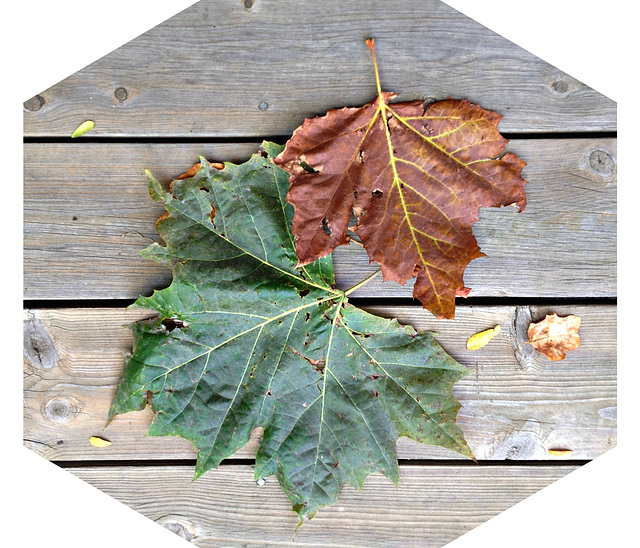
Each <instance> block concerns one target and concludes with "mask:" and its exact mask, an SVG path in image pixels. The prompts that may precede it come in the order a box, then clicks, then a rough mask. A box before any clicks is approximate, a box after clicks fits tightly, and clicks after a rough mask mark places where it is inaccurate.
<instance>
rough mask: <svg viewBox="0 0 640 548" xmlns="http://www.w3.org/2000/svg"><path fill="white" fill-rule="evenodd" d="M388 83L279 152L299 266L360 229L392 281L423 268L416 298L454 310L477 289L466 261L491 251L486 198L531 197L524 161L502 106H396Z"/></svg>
mask: <svg viewBox="0 0 640 548" xmlns="http://www.w3.org/2000/svg"><path fill="white" fill-rule="evenodd" d="M394 97H395V95H394V94H392V93H388V92H381V93H380V95H379V96H378V97H377V98H376V100H375V101H373V102H371V103H368V104H366V105H364V106H363V107H360V108H344V109H340V110H331V111H328V112H327V114H326V115H325V116H323V117H318V118H314V119H308V120H305V122H304V124H303V125H302V126H301V127H299V128H298V129H297V130H296V131H295V132H294V134H293V136H292V138H291V140H290V141H289V142H288V143H287V146H286V148H285V150H284V151H283V152H282V153H281V154H280V155H279V156H278V157H277V158H276V159H275V162H276V164H277V165H279V166H280V167H282V168H284V169H286V170H287V171H288V172H289V173H290V174H291V177H290V190H289V194H288V197H287V199H288V200H289V202H291V203H292V204H293V205H294V207H295V215H294V219H293V233H294V235H295V237H296V253H297V255H298V259H299V261H300V264H307V263H310V262H313V261H315V260H316V259H318V258H320V257H323V256H325V255H327V254H329V253H331V252H332V251H333V250H334V249H335V248H336V247H337V246H338V245H343V244H346V243H348V241H349V238H348V236H347V232H346V231H347V227H348V222H349V217H350V215H351V212H352V211H353V212H354V214H355V215H356V216H357V218H358V223H357V226H356V227H355V231H356V232H357V233H358V235H359V236H360V238H361V239H362V243H363V244H364V247H365V248H366V249H367V252H368V254H369V258H370V260H371V261H372V262H373V261H375V262H378V263H380V265H381V269H382V273H383V277H384V279H385V280H395V281H397V282H399V283H401V284H404V283H406V281H407V280H409V279H410V278H411V277H412V276H417V280H416V284H415V287H414V297H416V298H418V299H419V300H420V301H421V302H422V304H423V306H424V307H425V308H427V309H429V310H430V311H431V312H432V313H433V314H435V315H436V316H438V317H444V318H453V316H454V312H455V297H456V295H460V296H466V295H467V294H468V292H469V289H468V288H465V287H464V283H463V274H464V270H465V268H466V266H467V265H468V264H469V263H470V262H471V261H472V260H473V259H475V258H477V257H481V256H482V255H483V254H482V253H481V251H480V248H479V246H478V244H477V242H476V240H475V238H474V236H473V231H472V227H473V224H474V223H475V222H476V221H477V220H478V218H479V217H478V210H479V208H480V207H499V206H506V205H516V206H517V207H518V208H519V210H522V209H524V207H525V204H526V198H525V194H524V188H523V187H524V184H525V183H526V181H525V180H524V179H522V177H521V176H520V174H521V172H522V168H523V167H524V166H525V165H526V164H525V162H523V161H522V160H520V159H518V158H517V157H516V156H515V155H513V154H506V155H505V156H504V157H502V158H500V159H498V157H499V156H500V154H502V153H503V151H504V148H505V145H506V142H507V141H506V139H504V138H503V137H502V136H501V135H500V133H499V132H498V129H497V126H498V123H499V121H500V119H501V116H500V115H499V114H497V113H495V112H491V111H488V110H485V109H483V108H481V107H479V106H477V105H474V104H472V103H470V102H469V101H466V100H462V101H458V100H453V99H447V100H446V101H440V102H437V103H433V104H431V105H429V106H428V107H427V108H426V109H425V108H424V107H423V105H422V102H421V101H411V102H406V103H396V104H389V101H390V100H391V99H393V98H394Z"/></svg>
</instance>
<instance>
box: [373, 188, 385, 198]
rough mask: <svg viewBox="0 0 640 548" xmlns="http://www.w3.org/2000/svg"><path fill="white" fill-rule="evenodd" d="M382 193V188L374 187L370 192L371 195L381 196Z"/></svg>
mask: <svg viewBox="0 0 640 548" xmlns="http://www.w3.org/2000/svg"><path fill="white" fill-rule="evenodd" d="M383 194H384V193H383V192H382V190H380V189H379V188H376V189H375V190H374V191H373V192H372V193H371V196H382V195H383Z"/></svg>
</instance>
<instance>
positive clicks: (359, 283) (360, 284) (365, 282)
mask: <svg viewBox="0 0 640 548" xmlns="http://www.w3.org/2000/svg"><path fill="white" fill-rule="evenodd" d="M379 273H380V269H379V268H378V270H376V271H375V272H374V273H373V274H371V276H368V277H367V278H365V279H364V280H362V281H361V282H358V283H357V284H356V285H354V286H353V287H352V288H350V289H347V290H346V291H345V292H344V296H345V297H347V296H348V295H351V293H353V292H354V291H357V290H358V289H360V288H361V287H362V286H363V285H365V284H367V283H369V282H370V281H371V280H373V278H375V277H376V276H377V275H378V274H379Z"/></svg>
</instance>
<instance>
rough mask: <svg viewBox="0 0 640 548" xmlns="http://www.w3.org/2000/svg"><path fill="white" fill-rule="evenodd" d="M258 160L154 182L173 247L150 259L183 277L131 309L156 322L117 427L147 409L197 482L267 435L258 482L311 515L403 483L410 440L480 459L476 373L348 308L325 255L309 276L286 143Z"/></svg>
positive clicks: (122, 398)
mask: <svg viewBox="0 0 640 548" xmlns="http://www.w3.org/2000/svg"><path fill="white" fill-rule="evenodd" d="M263 150H264V153H263V154H256V155H254V156H253V157H252V158H251V159H250V160H249V161H248V162H246V163H244V164H241V165H233V164H225V167H224V169H222V170H218V169H216V168H215V167H213V166H212V165H211V164H209V163H208V162H207V161H206V160H204V159H202V161H201V164H200V167H199V169H198V171H197V173H195V175H193V177H189V178H185V179H182V180H177V181H174V182H173V185H172V188H171V191H170V192H165V191H164V190H163V189H162V186H161V185H160V184H159V183H158V182H157V181H155V179H153V177H152V176H150V175H149V191H150V194H151V196H152V197H153V198H154V199H156V200H162V201H163V202H164V204H165V207H166V209H167V213H166V214H165V215H164V216H163V217H161V218H160V219H159V220H158V222H157V223H156V228H157V230H158V233H159V235H160V236H161V237H162V239H163V240H164V242H165V244H166V245H165V246H161V245H158V244H153V245H151V246H150V247H149V248H147V250H145V252H144V255H145V256H146V257H148V258H152V259H154V260H158V261H160V262H163V263H165V264H167V265H168V266H170V267H172V268H173V281H172V283H171V285H170V286H169V287H167V288H166V289H162V290H158V291H155V292H154V293H153V295H151V296H149V297H141V298H140V299H138V300H137V301H136V303H135V305H136V306H139V307H143V308H146V309H150V310H154V311H156V312H157V317H156V318H155V319H151V320H149V321H147V322H141V323H138V324H136V325H135V326H134V342H135V345H134V352H133V354H132V356H131V357H130V359H129V360H128V362H127V363H126V366H125V371H124V375H123V378H122V379H121V382H120V383H119V385H118V388H117V390H116V394H115V396H114V400H113V403H112V406H111V409H110V420H111V419H113V417H114V416H115V415H116V414H120V413H126V412H128V411H131V410H139V409H142V408H144V407H145V406H146V405H148V404H150V405H151V407H152V409H153V410H154V411H155V412H156V416H155V418H154V420H153V423H152V425H151V427H150V430H149V434H150V435H153V436H181V437H184V438H185V439H188V440H190V441H191V442H192V443H193V444H194V446H195V447H196V449H197V454H198V457H197V464H196V472H195V474H196V477H198V476H200V475H201V474H203V473H204V472H206V471H207V470H209V469H211V468H213V467H216V466H218V464H219V463H220V462H221V461H222V460H223V459H224V458H227V457H228V456H230V455H232V454H233V453H235V452H236V451H237V450H238V449H239V448H241V447H242V446H243V445H245V444H246V443H247V441H248V440H249V437H250V434H251V431H252V430H253V429H254V428H256V427H262V428H264V436H263V443H262V445H261V447H260V449H259V451H258V454H257V457H256V477H257V478H260V477H266V476H268V475H272V474H273V475H276V477H277V478H278V480H279V482H280V484H281V486H282V488H283V490H284V491H285V493H286V494H287V496H288V497H289V498H290V499H291V501H292V503H293V506H294V510H295V511H296V512H298V514H299V515H300V517H302V516H304V515H307V516H313V515H314V514H315V513H316V512H317V511H318V509H319V508H321V507H323V506H326V505H330V504H333V503H334V502H335V501H336V500H337V497H338V494H339V492H340V489H341V488H342V486H343V485H345V484H347V483H348V484H350V485H352V486H354V487H356V488H358V489H359V488H361V487H362V485H363V483H364V481H365V479H366V477H367V476H368V475H369V474H371V473H376V472H381V473H384V474H385V475H386V476H387V477H389V478H390V479H391V480H392V481H394V482H395V483H397V482H398V479H399V476H398V465H397V458H396V448H395V444H396V440H397V438H398V436H399V435H407V436H410V437H413V438H414V439H417V440H419V441H422V442H424V443H431V444H437V445H443V446H444V447H448V448H450V449H453V450H455V451H458V452H460V453H462V454H464V455H467V456H471V452H470V450H469V448H468V446H467V445H466V442H465V441H464V437H463V436H462V432H461V431H460V429H459V427H458V426H457V425H456V424H455V419H456V415H457V412H458V409H459V403H458V402H457V400H455V398H454V397H453V394H452V392H451V387H452V386H453V383H455V382H456V381H457V380H458V379H459V378H460V377H461V376H463V375H464V374H465V368H464V367H462V366H461V365H459V364H457V363H456V362H455V361H454V360H453V359H451V358H450V357H449V356H447V355H446V354H445V353H444V351H443V350H442V349H441V348H440V347H439V345H438V344H437V342H436V341H435V340H434V339H433V337H432V336H431V335H430V334H417V333H416V332H415V331H414V330H413V329H412V328H410V327H402V326H400V324H398V323H397V322H396V321H389V320H385V319H382V318H377V317H375V316H372V315H370V314H367V313H366V312H363V311H361V310H358V309H356V308H354V307H353V306H351V305H349V304H347V298H346V295H345V293H343V292H342V291H338V290H336V289H334V288H333V287H332V284H333V280H334V278H333V266H332V263H331V258H330V257H326V258H323V259H322V260H321V261H318V262H315V263H312V264H309V265H305V266H298V264H297V258H296V255H295V247H294V239H293V236H292V234H291V231H290V226H291V219H292V217H293V208H292V206H291V205H290V204H288V203H287V202H286V192H287V189H288V174H287V173H286V172H284V171H283V170H281V169H280V168H278V167H276V166H275V165H274V164H273V163H272V162H271V159H272V158H273V157H274V156H275V155H276V154H278V153H279V151H280V150H282V147H280V146H278V145H274V144H272V143H264V144H263ZM418 400H419V401H418ZM454 441H455V443H454Z"/></svg>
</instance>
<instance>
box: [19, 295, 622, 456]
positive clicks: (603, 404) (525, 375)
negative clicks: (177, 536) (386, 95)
mask: <svg viewBox="0 0 640 548" xmlns="http://www.w3.org/2000/svg"><path fill="white" fill-rule="evenodd" d="M367 309H368V310H369V311H371V312H372V313H375V314H378V315H381V316H385V317H397V318H398V319H399V320H400V322H401V323H404V324H411V325H413V326H414V327H415V328H416V329H418V330H435V331H437V332H438V333H439V335H438V340H439V341H440V343H441V344H442V346H443V347H444V348H445V350H446V351H447V352H448V353H450V354H451V355H452V356H453V357H454V358H455V359H457V360H458V361H460V362H461V363H463V364H464V365H466V366H467V367H468V368H469V369H470V374H469V376H467V377H466V378H464V379H463V380H461V381H460V382H459V383H457V384H456V385H455V387H454V394H455V395H456V397H457V398H458V399H459V400H460V401H461V402H462V404H463V409H462V410H461V411H460V414H459V423H460V425H461V427H462V428H463V430H464V433H465V437H466V438H467V440H468V442H469V445H470V446H471V448H472V450H473V451H474V454H475V455H476V458H477V459H479V460H486V459H491V460H531V459H535V460H538V459H540V460H543V459H548V460H550V461H560V460H561V458H559V457H554V456H553V455H551V454H550V453H549V449H570V450H572V451H573V453H572V454H571V455H570V456H568V457H564V458H570V459H592V458H595V457H597V456H598V455H601V454H602V453H604V452H605V451H607V450H608V449H610V448H611V447H613V446H614V445H615V444H616V405H617V404H616V308H615V307H614V306H602V305H600V306H572V307H566V306H565V307H563V306H553V308H551V307H466V306H461V307H459V309H458V313H457V317H456V319H455V320H442V321H437V320H435V319H434V318H433V317H432V316H431V315H430V314H429V313H428V312H427V311H425V310H423V309H422V308H420V307H379V306H378V307H368V308H367ZM551 311H555V312H557V313H558V314H559V315H566V314H569V313H571V314H577V315H579V316H581V317H582V325H581V327H580V335H581V340H582V346H581V348H579V349H577V350H575V351H573V352H570V353H569V354H568V355H567V358H566V359H565V360H564V361H562V362H548V361H547V359H546V358H545V357H544V356H543V355H542V354H539V353H537V352H536V351H534V350H533V349H532V347H531V346H529V345H524V346H522V344H523V343H524V341H526V329H527V327H528V325H529V323H530V322H531V321H532V320H533V321H537V320H539V319H541V318H542V317H544V315H545V314H546V313H549V312H551ZM149 315H150V313H149V311H145V310H133V309H132V310H126V309H118V308H112V309H81V308H70V309H39V310H28V311H25V334H26V335H25V345H26V347H27V348H29V350H30V351H29V352H27V351H26V350H25V355H26V358H25V394H24V401H25V420H24V437H25V444H26V445H27V446H28V447H29V448H31V449H32V450H34V451H36V452H38V453H39V454H41V455H42V456H43V457H45V458H47V459H50V460H58V461H65V460H66V461H82V460H91V461H100V460H121V459H122V460H149V459H194V458H195V451H194V449H193V446H192V445H191V444H190V443H189V442H187V441H186V440H183V439H181V438H166V437H165V438H153V437H145V434H146V431H147V429H148V427H149V424H150V422H151V420H152V417H153V414H152V412H151V411H150V410H149V409H148V410H146V411H142V412H135V413H128V414H126V415H122V416H118V417H116V419H115V420H114V421H113V422H112V424H111V425H110V426H109V427H108V428H106V430H105V429H104V427H105V424H106V420H107V412H108V408H109V405H110V403H111V398H112V397H113V393H114V390H115V385H116V383H117V381H118V378H119V376H120V373H121V370H122V365H123V362H124V357H125V353H126V352H128V351H131V346H132V339H131V335H130V331H129V329H128V328H127V325H129V324H130V323H132V322H134V321H136V320H139V319H142V318H146V317H149ZM495 325H501V326H502V331H501V333H500V334H499V335H498V336H497V337H496V338H494V339H493V340H492V341H491V342H490V343H489V344H488V345H487V346H486V347H484V348H482V349H480V350H477V351H467V350H466V348H465V343H466V339H467V338H468V337H469V336H470V335H472V334H473V333H475V332H477V331H480V330H483V329H486V328H489V327H493V326H495ZM34 332H37V333H38V336H37V337H33V336H28V335H27V333H34ZM47 341H49V342H47ZM34 356H55V362H53V363H52V361H51V359H49V360H48V361H43V360H39V359H36V358H34ZM90 436H101V437H105V438H106V439H108V440H110V441H112V444H111V445H110V446H109V447H106V448H100V449H98V448H95V447H92V446H91V445H90V444H89V437H90ZM259 440H260V432H259V431H256V432H254V436H253V438H252V440H251V442H250V443H249V444H247V445H246V446H245V447H244V448H243V449H242V450H241V451H239V452H238V453H237V454H236V455H235V457H234V458H238V457H240V458H253V457H254V456H255V452H256V450H257V447H258V443H259ZM398 453H399V458H401V459H453V458H458V455H457V454H455V453H453V452H450V451H447V450H445V449H441V448H437V447H428V446H424V445H421V444H418V443H415V442H413V441H411V440H408V439H406V438H402V439H400V441H399V442H398Z"/></svg>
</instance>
